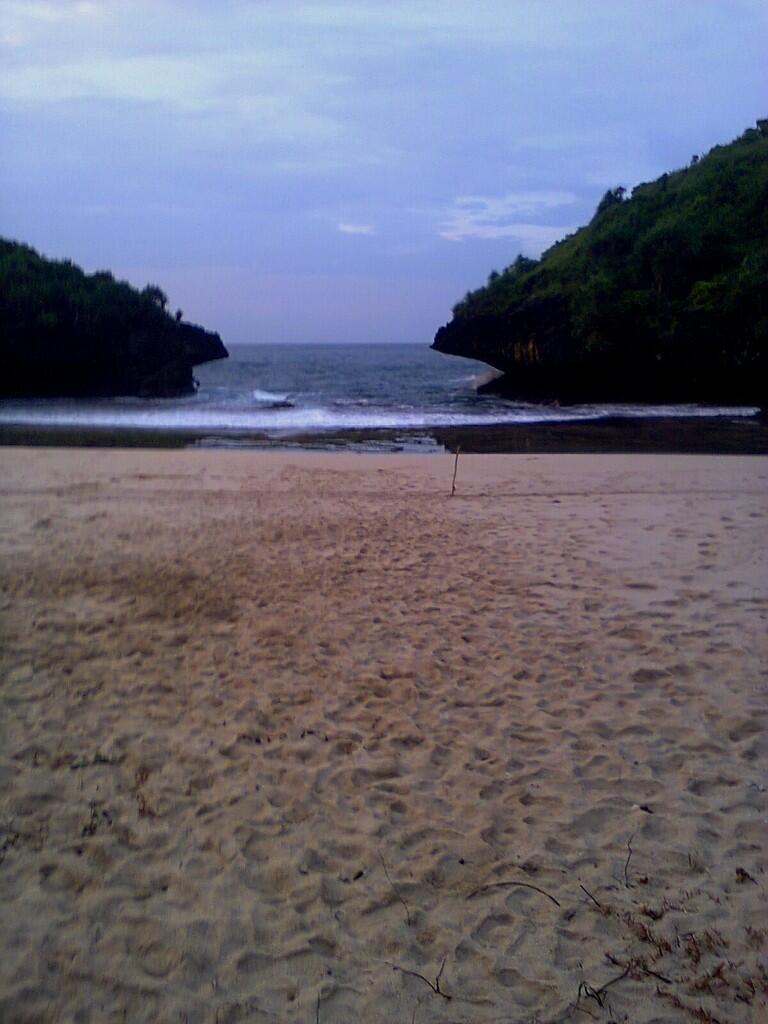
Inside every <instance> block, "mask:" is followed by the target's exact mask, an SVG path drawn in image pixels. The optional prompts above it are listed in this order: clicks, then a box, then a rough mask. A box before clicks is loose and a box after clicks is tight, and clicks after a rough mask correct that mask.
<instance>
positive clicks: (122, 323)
mask: <svg viewBox="0 0 768 1024" xmlns="http://www.w3.org/2000/svg"><path fill="white" fill-rule="evenodd" d="M167 304H168V300H167V298H166V296H165V295H164V293H163V292H162V291H161V289H160V288H158V287H157V286H156V285H148V286H147V287H146V288H144V289H143V290H142V291H139V290H137V289H136V288H133V287H131V285H129V284H127V283H126V282H124V281H116V280H115V279H114V277H113V276H112V274H111V273H109V272H107V271H101V272H99V273H96V274H85V273H84V272H83V271H82V270H81V269H80V268H79V267H77V266H75V265H74V264H73V263H72V262H71V261H70V260H63V261H54V260H48V259H44V258H43V257H41V256H40V255H38V253H37V252H35V250H34V249H32V248H30V247H29V246H27V245H22V244H20V243H18V242H12V241H7V240H5V239H0V360H1V363H0V365H1V366H2V374H1V375H0V393H2V394H6V395H8V394H39V395H85V394H141V393H147V394H178V393H183V392H187V391H189V390H191V389H192V387H193V378H192V366H193V365H195V364H197V363H201V362H206V361H207V360H209V359H216V358H221V357H223V356H226V354H227V353H226V350H225V349H224V347H223V345H222V343H221V339H220V338H219V336H218V335H214V334H209V333H208V332H205V331H203V330H202V328H199V327H196V326H194V325H192V324H187V323H184V322H182V319H181V316H182V314H181V311H180V310H179V311H178V312H177V314H176V315H175V316H171V314H170V313H169V312H168V310H167Z"/></svg>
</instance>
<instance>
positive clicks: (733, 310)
mask: <svg viewBox="0 0 768 1024" xmlns="http://www.w3.org/2000/svg"><path fill="white" fill-rule="evenodd" d="M434 347H435V348H437V349H439V350H440V351H445V352H450V353H453V354H456V355H465V356H471V357H472V358H476V359H482V360H484V361H485V362H488V363H490V364H491V365H493V366H496V367H498V368H499V369H501V370H504V371H505V373H506V377H505V378H504V380H503V383H502V390H504V391H506V392H507V393H510V394H516V395H518V396H519V397H531V398H558V399H561V400H581V399H594V400H598V399H611V398H613V399H615V400H620V399H632V398H634V399H645V400H649V401H653V400H659V399H675V400H692V401H710V400H713V399H715V400H723V401H726V400H728V401H745V402H748V403H753V402H757V403H764V401H765V397H766V396H765V381H766V380H768V374H766V372H765V371H766V361H767V356H768V120H764V121H758V122H757V127H756V128H753V129H750V130H748V131H747V132H745V133H744V134H743V135H742V136H741V137H740V138H739V139H737V140H735V141H734V142H732V143H730V144H729V145H726V146H715V147H714V149H712V150H711V151H710V152H709V153H708V154H707V155H706V156H703V157H701V158H700V159H699V158H698V157H694V159H693V160H692V161H691V164H690V166H689V167H687V168H684V169H682V170H679V171H675V172H673V173H670V174H664V175H662V177H661V178H659V179H658V180H657V181H655V182H652V183H647V184H641V185H637V186H636V187H635V188H634V189H633V190H632V192H631V195H630V196H628V195H627V193H626V192H625V190H624V189H623V188H616V189H612V190H610V191H608V192H607V193H606V194H605V196H604V197H603V199H602V200H601V202H600V204H599V206H598V208H597V211H596V213H595V215H594V217H593V218H592V221H591V222H590V223H589V225H587V226H586V227H584V228H581V229H580V230H579V231H577V232H576V233H575V234H573V235H570V236H568V237H567V238H565V239H563V240H562V241H560V242H558V243H557V244H556V245H554V246H552V248H551V249H549V250H548V251H547V252H545V253H544V254H543V255H542V257H541V259H539V260H530V259H526V258H524V257H522V256H520V257H518V258H517V260H515V262H514V263H513V264H511V266H509V267H507V268H506V269H505V270H504V271H503V272H502V273H501V274H492V275H491V277H490V278H489V280H488V284H487V285H486V286H485V287H483V288H479V289H477V290H476V291H473V292H469V293H468V294H467V295H466V296H465V298H464V299H463V300H462V301H461V302H459V303H458V304H457V305H456V306H455V308H454V310H453V320H452V321H451V323H450V324H448V325H447V326H446V327H444V328H441V330H440V331H439V332H438V334H437V337H436V339H435V345H434Z"/></svg>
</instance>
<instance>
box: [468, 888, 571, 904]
mask: <svg viewBox="0 0 768 1024" xmlns="http://www.w3.org/2000/svg"><path fill="white" fill-rule="evenodd" d="M515 885H520V886H522V887H523V888H524V889H533V891H534V892H540V893H541V895H542V896H546V897H547V899H548V900H552V902H553V903H554V904H555V906H556V907H559V906H560V903H559V901H558V900H556V899H555V897H554V896H551V895H550V894H549V893H548V892H545V891H544V889H540V888H539V887H538V885H531V883H530V882H492V883H491V884H490V885H481V886H480V888H479V889H473V890H472V892H471V893H470V894H469V896H467V899H468V900H471V899H474V897H475V896H481V895H482V894H483V893H484V892H490V890H491V889H509V888H510V887H511V886H515Z"/></svg>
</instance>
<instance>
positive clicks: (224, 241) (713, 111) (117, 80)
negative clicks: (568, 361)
mask: <svg viewBox="0 0 768 1024" xmlns="http://www.w3.org/2000/svg"><path fill="white" fill-rule="evenodd" d="M767 53H768V2H766V0H710V2H708V0H611V2H608V0H605V2H604V0H471V2H470V0H466V2H465V0H407V2H401V0H381V2H379V0H370V2H367V0H354V2H352V0H349V2H346V0H339V2H335V3H334V2H323V0H317V2H312V0H306V2H303V3H301V2H295V3H294V2H292V0H274V2H273V0H250V2H247V0H135V2H133V0H82V2H75V0H46V2H44V0H0V146H1V147H2V151H1V152H0V233H2V234H3V235H5V236H7V237H12V238H17V239H20V240H22V241H25V242H28V243H29V244H31V245H33V246H34V247H35V248H37V249H38V250H39V251H41V252H42V253H44V254H45V255H48V256H53V257H57V258H59V257H70V258H72V259H73V260H74V261H75V262H77V263H79V264H80V265H81V266H83V267H84V268H85V269H87V270H89V271H93V270H97V269H111V270H112V271H113V272H114V273H115V274H116V276H118V277H121V278H127V279H128V280H130V281H131V282H132V283H134V284H136V285H139V286H143V285H144V284H145V283H147V281H152V282H156V283H157V284H159V285H160V286H161V287H162V288H164V290H165V291H166V292H167V293H168V295H169V297H170V301H171V303H172V305H173V307H174V308H175V307H176V306H180V307H181V308H182V309H183V310H184V312H185V315H186V316H187V317H189V318H191V319H194V320H197V321H198V322H202V323H203V324H205V325H206V326H208V327H210V328H212V329H216V330H218V331H219V332H220V333H221V334H222V336H223V337H224V340H225V341H229V342H247V341H273V342H295V341H322V342H328V341H408V342H421V343H424V344H428V343H429V342H430V341H431V339H432V335H433V334H434V331H435V329H436V328H437V327H438V326H439V325H440V324H441V323H443V322H444V321H445V320H447V319H448V318H449V317H450V309H451V306H452V305H453V303H454V302H456V301H457V300H458V299H459V298H461V296H462V295H463V294H464V292H465V291H466V290H467V289H469V288H473V287H477V286H478V285H479V284H482V283H483V281H484V280H485V279H486V277H487V275H488V273H489V272H490V271H491V270H492V269H501V268H502V267H503V266H505V265H506V264H508V263H510V262H511V261H512V260H513V259H514V257H515V256H516V255H517V253H519V252H523V253H526V254H527V255H538V254H539V253H540V252H541V250H542V249H543V248H546V247H547V246H548V245H549V244H551V243H552V242H553V241H554V240H555V239H557V238H559V237H561V236H562V235H563V234H565V233H567V232H568V231H570V230H572V229H573V228H575V227H577V226H578V225H580V224H583V223H584V222H585V221H587V220H588V219H589V218H590V216H591V215H592V212H593V211H594V208H595V206H596V205H597V202H598V201H599V199H600V197H601V195H602V194H603V192H604V191H605V190H606V189H607V188H609V187H613V186H616V185H624V186H630V187H631V186H632V185H634V184H636V183H637V182H639V181H644V180H649V179H651V178H654V177H657V176H658V175H659V174H661V173H662V172H663V171H665V170H669V169H671V168H674V167H679V166H682V165H684V164H686V163H687V162H688V161H689V160H690V157H691V155H692V154H693V153H701V152H704V151H706V150H707V149H709V148H710V147H711V146H712V145H714V144H716V143H718V142H726V141H729V140H730V139H732V138H733V137H734V136H736V135H738V134H740V133H741V132H742V131H743V130H744V129H745V128H746V127H748V126H749V125H750V124H752V123H753V122H754V121H755V119H756V118H758V117H765V116H768V59H767V58H766V54H767Z"/></svg>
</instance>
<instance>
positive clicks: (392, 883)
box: [379, 850, 411, 928]
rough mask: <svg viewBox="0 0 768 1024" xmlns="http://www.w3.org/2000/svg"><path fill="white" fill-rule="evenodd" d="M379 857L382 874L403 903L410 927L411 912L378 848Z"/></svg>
mask: <svg viewBox="0 0 768 1024" xmlns="http://www.w3.org/2000/svg"><path fill="white" fill-rule="evenodd" d="M379 857H380V858H381V866H382V867H383V868H384V874H385V875H386V876H387V881H388V882H389V884H390V886H391V887H392V892H393V893H394V894H395V896H397V898H398V899H399V900H400V902H401V903H402V904H403V909H404V910H405V920H406V922H407V923H408V927H409V928H410V927H411V912H410V910H409V909H408V904H407V903H406V902H405V900H404V899H403V897H402V896H401V895H400V893H399V892H398V890H397V887H396V886H395V883H394V882H393V881H392V879H391V878H390V877H389V872H388V871H387V862H386V861H385V860H384V854H383V853H382V852H381V850H379Z"/></svg>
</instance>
